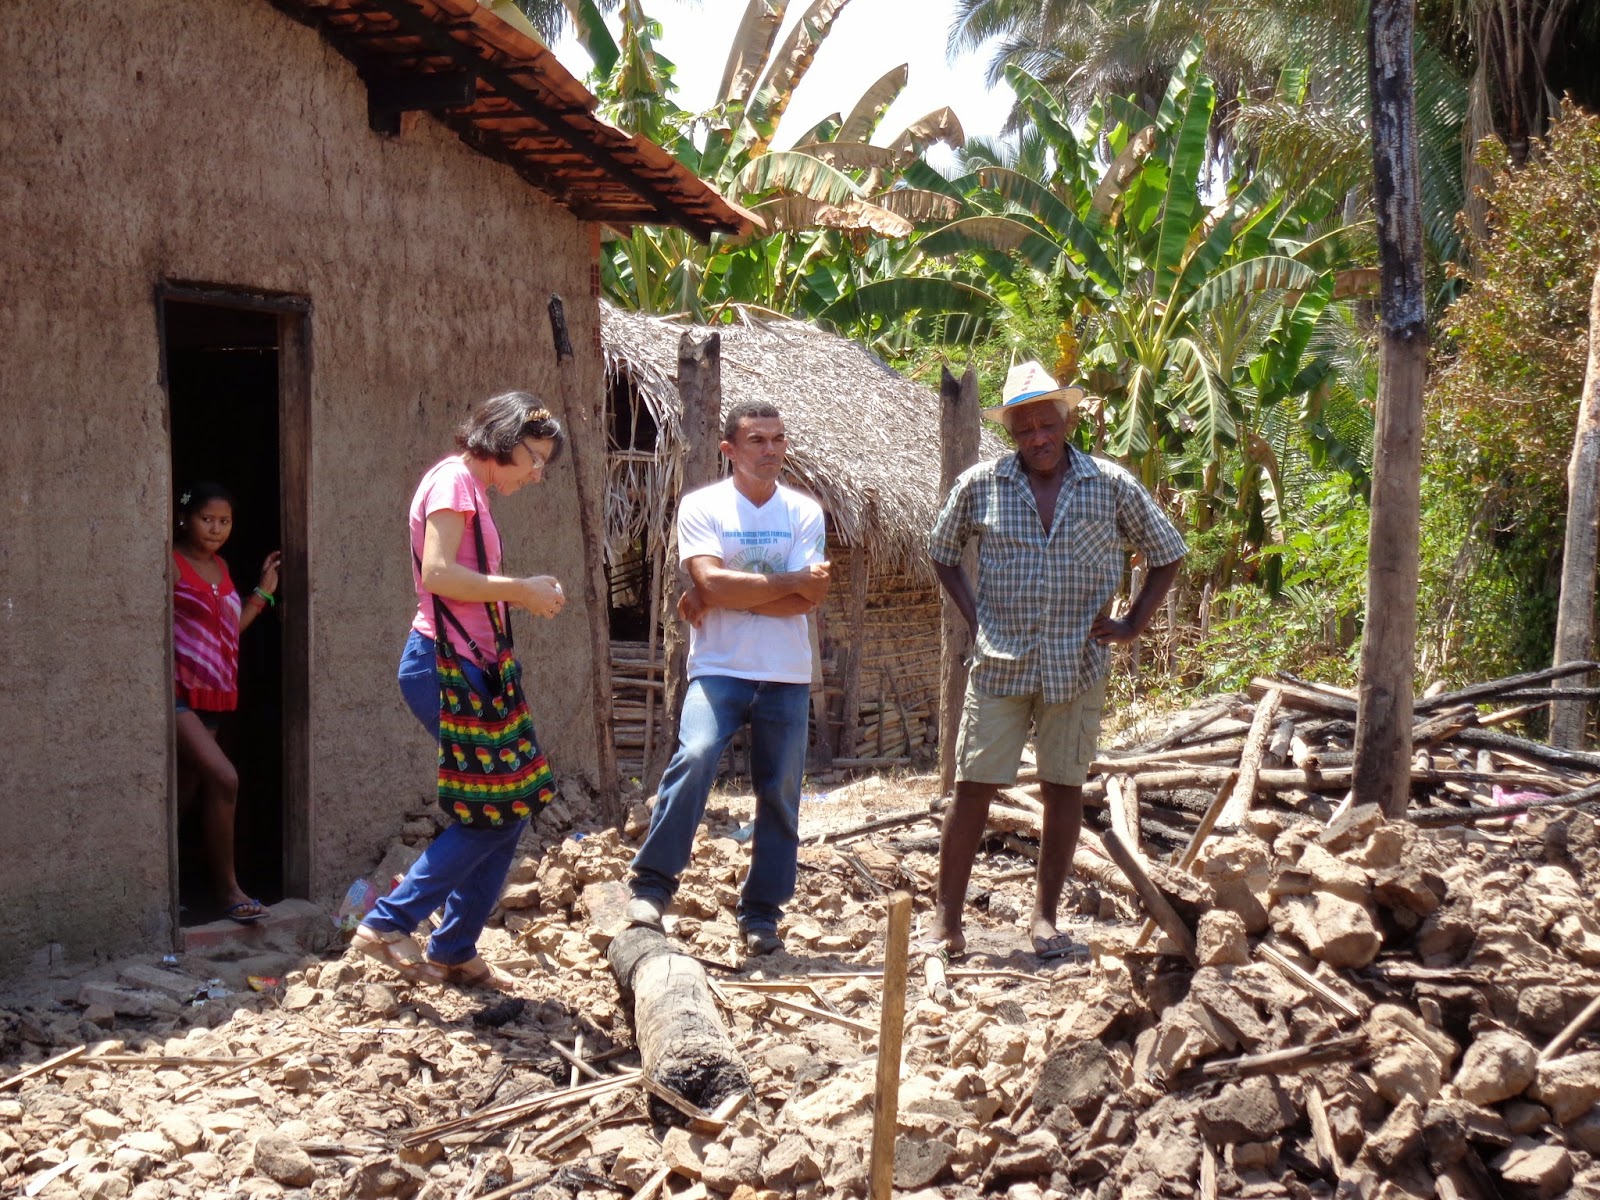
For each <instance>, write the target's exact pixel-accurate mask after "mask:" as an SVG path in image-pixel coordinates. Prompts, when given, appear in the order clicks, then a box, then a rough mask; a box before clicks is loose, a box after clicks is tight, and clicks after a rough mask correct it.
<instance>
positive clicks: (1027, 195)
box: [978, 167, 1122, 296]
mask: <svg viewBox="0 0 1600 1200" xmlns="http://www.w3.org/2000/svg"><path fill="white" fill-rule="evenodd" d="M978 178H979V180H980V181H981V182H982V184H983V186H985V187H987V188H989V189H990V190H992V191H994V192H995V193H997V194H998V195H1000V196H1003V197H1004V198H1005V199H1006V200H1008V201H1010V202H1011V203H1012V204H1015V205H1018V206H1020V207H1021V208H1024V209H1026V210H1027V211H1028V212H1029V213H1030V214H1031V215H1032V216H1033V217H1034V218H1035V219H1036V220H1037V221H1038V222H1039V224H1040V225H1042V226H1043V227H1044V228H1045V229H1048V230H1049V231H1050V232H1051V235H1052V236H1053V237H1054V238H1055V239H1056V240H1057V241H1058V242H1061V243H1063V244H1065V245H1067V246H1070V247H1071V248H1072V250H1073V251H1075V252H1076V253H1075V254H1074V261H1075V262H1077V264H1078V265H1079V266H1081V267H1082V268H1083V273H1084V274H1085V275H1087V276H1088V277H1089V278H1090V279H1091V280H1093V281H1094V282H1095V283H1096V284H1098V285H1099V286H1100V288H1101V289H1102V290H1103V291H1104V292H1105V293H1106V294H1107V295H1112V296H1114V295H1116V294H1117V293H1118V292H1120V291H1121V290H1122V279H1121V277H1120V276H1119V275H1118V274H1117V270H1116V268H1115V267H1113V266H1112V265H1111V260H1110V258H1108V257H1107V256H1106V252H1105V250H1104V249H1103V248H1102V247H1101V245H1100V242H1099V240H1098V239H1097V238H1096V237H1095V235H1094V233H1093V232H1092V231H1091V230H1090V229H1089V228H1088V227H1087V226H1086V225H1084V223H1083V222H1082V221H1080V220H1078V215H1077V213H1075V212H1073V211H1072V210H1071V209H1070V208H1068V207H1067V206H1066V205H1065V204H1063V203H1062V202H1061V200H1060V199H1059V198H1058V197H1057V196H1056V195H1055V193H1053V192H1052V191H1050V189H1049V188H1047V187H1044V186H1043V185H1041V184H1039V183H1036V182H1035V181H1033V180H1032V179H1029V178H1027V177H1026V176H1024V175H1019V174H1017V173H1016V172H1015V171H1008V170H1006V169H1005V168H1003V167H987V168H985V169H984V170H982V171H980V172H978Z"/></svg>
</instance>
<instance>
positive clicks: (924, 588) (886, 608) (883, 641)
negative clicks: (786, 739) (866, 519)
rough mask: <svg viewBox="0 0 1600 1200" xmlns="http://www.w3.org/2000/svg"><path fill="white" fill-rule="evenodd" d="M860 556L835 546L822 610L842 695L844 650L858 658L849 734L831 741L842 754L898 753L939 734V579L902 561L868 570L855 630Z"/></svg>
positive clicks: (827, 663)
mask: <svg viewBox="0 0 1600 1200" xmlns="http://www.w3.org/2000/svg"><path fill="white" fill-rule="evenodd" d="M861 558H862V556H861V555H860V554H859V553H858V552H857V551H856V550H855V549H853V548H852V547H848V546H846V547H837V548H835V549H834V551H833V555H832V561H833V573H834V584H833V587H832V589H831V590H830V591H829V593H828V602H827V604H826V605H825V606H824V610H823V624H822V658H823V664H824V670H825V673H826V676H827V678H828V683H829V684H830V685H832V686H833V687H835V688H837V689H838V694H839V696H840V698H841V699H842V698H843V696H844V692H845V690H846V684H847V682H848V681H847V679H846V677H845V673H846V671H847V669H848V666H847V655H849V654H858V655H859V661H860V682H859V692H858V695H859V703H858V705H857V717H856V721H855V730H854V737H853V739H848V744H844V743H839V742H836V743H835V745H836V747H837V750H836V752H837V754H838V756H839V757H841V758H846V759H848V758H899V757H904V756H907V755H911V754H914V753H916V752H917V751H918V750H920V749H922V748H923V747H924V746H932V745H934V744H935V743H936V742H937V741H938V730H939V594H938V585H937V584H936V583H934V582H933V579H932V578H931V576H930V577H923V576H920V575H917V574H915V573H913V572H911V571H908V570H904V569H894V570H888V571H885V570H882V569H879V570H869V572H868V577H867V594H866V604H865V607H864V609H863V611H862V613H861V614H860V624H861V628H860V630H859V632H855V631H853V630H852V628H851V624H852V622H851V611H850V610H851V607H852V596H853V595H854V594H855V593H856V590H857V586H858V585H857V581H856V580H855V578H854V577H855V573H856V571H857V570H859V569H860V567H861V565H862V562H861ZM830 711H833V706H830ZM840 716H841V717H842V712H841V713H840Z"/></svg>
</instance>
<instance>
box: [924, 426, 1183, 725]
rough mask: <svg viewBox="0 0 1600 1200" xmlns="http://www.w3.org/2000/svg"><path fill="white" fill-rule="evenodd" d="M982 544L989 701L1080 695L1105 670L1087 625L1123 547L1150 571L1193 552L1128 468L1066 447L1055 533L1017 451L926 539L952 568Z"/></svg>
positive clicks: (969, 475)
mask: <svg viewBox="0 0 1600 1200" xmlns="http://www.w3.org/2000/svg"><path fill="white" fill-rule="evenodd" d="M973 537H977V538H978V539H979V541H978V581H977V588H976V592H977V600H978V644H977V646H976V647H975V652H976V657H975V660H974V663H973V667H972V681H973V684H974V686H976V687H977V688H978V690H979V691H982V692H985V693H987V694H988V695H991V696H1025V695H1031V694H1032V693H1034V692H1038V691H1043V693H1044V699H1045V702H1046V703H1047V704H1060V703H1063V702H1065V701H1068V700H1071V699H1073V698H1074V697H1075V696H1078V695H1079V694H1080V693H1082V692H1083V691H1085V690H1086V689H1087V688H1088V687H1089V686H1090V685H1091V684H1093V683H1097V682H1098V681H1099V680H1100V679H1102V678H1104V677H1105V674H1106V671H1107V667H1108V664H1109V662H1110V657H1111V655H1110V648H1109V647H1106V646H1101V645H1098V644H1096V643H1095V642H1093V641H1092V640H1091V639H1090V637H1089V627H1090V626H1091V625H1093V624H1094V619H1095V617H1096V616H1097V615H1098V614H1099V613H1100V611H1101V610H1102V609H1103V608H1105V606H1106V605H1107V604H1109V603H1110V601H1111V598H1112V597H1113V596H1114V595H1115V594H1116V591H1117V587H1118V585H1119V584H1120V583H1121V582H1122V573H1123V568H1124V566H1125V565H1126V559H1125V557H1124V548H1125V547H1127V546H1131V547H1133V548H1134V549H1136V550H1138V551H1139V552H1140V553H1141V554H1143V555H1144V557H1145V561H1146V562H1147V563H1148V564H1149V565H1150V566H1152V567H1159V566H1164V565H1166V564H1167V563H1170V562H1176V561H1177V560H1178V559H1180V558H1182V557H1183V556H1184V554H1185V553H1186V552H1187V548H1186V547H1185V546H1184V544H1183V535H1182V534H1180V533H1179V532H1178V530H1177V528H1176V527H1175V526H1174V525H1173V524H1172V522H1171V521H1169V520H1168V519H1167V516H1166V514H1165V513H1163V512H1162V511H1161V509H1160V508H1159V507H1158V506H1157V505H1156V502H1155V501H1154V500H1153V499H1152V498H1151V496H1150V493H1149V492H1147V491H1145V489H1144V487H1143V485H1141V484H1140V483H1139V481H1138V480H1137V479H1135V478H1134V477H1133V476H1132V475H1131V474H1129V473H1128V472H1127V471H1125V470H1124V469H1123V468H1121V467H1119V466H1117V465H1116V464H1115V463H1112V462H1107V461H1105V460H1104V459H1097V458H1092V457H1090V456H1089V455H1087V454H1084V453H1083V452H1082V451H1080V450H1077V449H1069V451H1068V473H1067V477H1066V478H1065V479H1064V480H1062V483H1061V494H1060V495H1059V496H1058V497H1057V499H1056V511H1055V521H1054V525H1053V526H1052V528H1051V530H1050V532H1049V534H1048V535H1047V534H1046V533H1045V531H1044V527H1043V525H1041V523H1040V521H1039V509H1038V506H1037V505H1036V504H1035V503H1034V499H1033V489H1032V488H1031V487H1029V485H1028V477H1027V475H1026V473H1025V472H1024V470H1023V467H1022V464H1021V462H1020V460H1019V459H1018V457H1017V455H1015V454H1008V455H1006V457H1004V458H1001V459H996V460H995V461H993V462H985V463H979V464H978V465H977V466H975V467H972V468H970V469H969V470H968V471H966V472H965V473H964V474H963V475H962V476H961V478H960V479H958V480H956V485H955V487H953V488H951V489H950V494H949V495H948V496H947V497H945V502H944V508H943V509H942V510H941V511H940V513H939V518H938V520H937V521H935V522H934V526H933V532H932V533H931V534H930V536H929V538H928V553H929V554H930V555H932V556H933V559H934V561H935V562H939V563H944V564H947V565H951V566H953V565H955V564H957V563H959V562H960V561H961V552H962V550H963V549H964V548H965V547H966V544H967V541H968V540H969V539H970V538H973Z"/></svg>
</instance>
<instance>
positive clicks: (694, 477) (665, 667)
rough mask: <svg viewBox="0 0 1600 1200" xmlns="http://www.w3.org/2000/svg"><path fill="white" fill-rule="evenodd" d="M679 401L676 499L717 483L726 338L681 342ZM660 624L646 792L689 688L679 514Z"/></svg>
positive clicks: (666, 564) (672, 743) (672, 738)
mask: <svg viewBox="0 0 1600 1200" xmlns="http://www.w3.org/2000/svg"><path fill="white" fill-rule="evenodd" d="M678 400H679V403H680V404H681V405H682V409H683V416H682V419H681V425H680V428H681V429H682V438H681V439H680V441H679V444H678V445H677V446H676V447H674V448H673V458H674V459H675V461H676V466H677V472H676V473H677V480H676V484H677V487H676V489H675V493H674V494H675V495H677V496H679V497H682V496H685V495H687V494H688V493H689V492H692V491H694V489H695V488H698V487H704V486H705V485H706V484H708V483H715V482H716V479H717V447H718V446H719V445H720V444H721V442H722V335H721V334H720V333H713V334H711V335H710V336H709V337H708V338H706V340H705V341H703V342H700V343H699V344H698V345H697V344H696V343H695V340H694V336H693V335H692V334H690V333H685V334H684V335H683V336H682V337H681V338H679V339H678ZM656 585H657V586H658V587H660V588H661V624H662V636H663V651H662V657H663V664H662V679H663V680H664V683H665V686H664V687H663V688H662V694H663V701H662V706H663V712H662V717H663V721H662V724H663V730H662V732H663V736H662V739H661V743H660V744H659V745H658V746H657V747H656V754H655V761H654V762H652V763H646V764H645V771H646V777H647V780H648V786H650V787H651V788H654V787H655V785H656V783H657V781H659V780H660V778H661V773H662V772H663V771H665V770H666V769H667V763H668V761H669V760H670V759H671V758H672V752H673V751H674V750H676V749H677V747H678V716H679V714H680V713H682V711H683V693H684V691H685V690H686V689H687V688H688V686H689V681H688V679H686V678H685V673H686V671H687V670H688V663H689V627H688V626H687V625H685V624H684V623H683V622H682V621H681V620H679V619H678V601H679V599H681V598H682V596H683V592H684V574H683V570H682V568H680V567H679V566H678V522H677V519H676V514H675V513H674V517H673V519H672V521H671V522H670V523H669V525H668V527H667V548H666V553H665V554H663V555H662V559H661V578H660V579H659V580H657V581H656Z"/></svg>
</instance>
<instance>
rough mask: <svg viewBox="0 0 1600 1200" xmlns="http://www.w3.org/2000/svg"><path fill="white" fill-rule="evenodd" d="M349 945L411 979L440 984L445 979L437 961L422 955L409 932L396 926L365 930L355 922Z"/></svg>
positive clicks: (363, 926)
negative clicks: (354, 931)
mask: <svg viewBox="0 0 1600 1200" xmlns="http://www.w3.org/2000/svg"><path fill="white" fill-rule="evenodd" d="M350 948H351V949H352V950H355V951H357V952H359V953H361V954H365V955H366V956H367V957H368V958H370V959H372V960H373V961H374V962H378V963H382V964H383V965H384V966H386V967H388V968H389V969H390V970H391V971H395V972H397V973H398V974H400V975H401V976H403V977H404V978H406V979H410V980H412V981H413V982H416V983H443V982H444V980H445V975H444V972H443V971H442V970H440V969H439V966H438V964H436V963H431V962H429V961H428V960H427V959H425V958H423V957H422V949H421V947H419V946H418V945H417V943H416V942H415V941H413V940H412V937H411V935H410V934H409V933H401V932H400V931H399V930H398V929H369V928H367V926H365V925H358V926H356V933H355V936H354V937H353V938H351V939H350Z"/></svg>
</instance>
